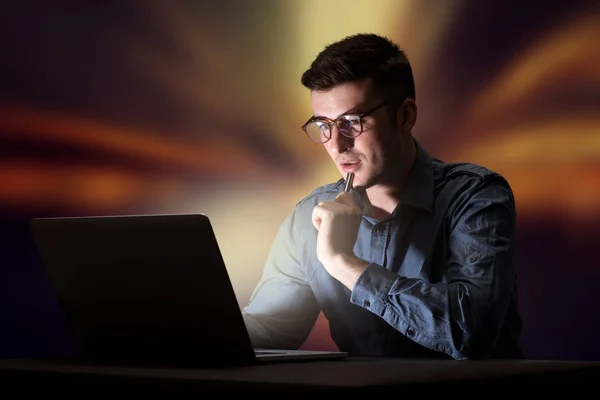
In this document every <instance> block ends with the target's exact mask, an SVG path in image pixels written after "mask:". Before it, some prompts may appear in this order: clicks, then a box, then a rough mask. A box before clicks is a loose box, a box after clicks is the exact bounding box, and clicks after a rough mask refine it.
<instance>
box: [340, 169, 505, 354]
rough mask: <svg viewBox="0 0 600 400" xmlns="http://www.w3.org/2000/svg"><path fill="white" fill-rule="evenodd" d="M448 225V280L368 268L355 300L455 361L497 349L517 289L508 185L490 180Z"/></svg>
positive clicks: (446, 267)
mask: <svg viewBox="0 0 600 400" xmlns="http://www.w3.org/2000/svg"><path fill="white" fill-rule="evenodd" d="M471 193H472V195H471V196H470V197H469V198H467V199H466V200H463V201H461V203H459V206H458V207H456V209H455V211H454V212H453V214H452V215H451V216H450V219H449V230H448V232H449V233H448V236H447V242H448V244H447V246H448V248H447V254H448V256H447V258H446V260H445V262H446V264H445V266H444V267H445V270H444V275H445V279H444V280H443V281H442V282H438V283H430V282H428V281H426V280H423V279H416V278H411V279H408V278H405V277H402V276H400V275H398V274H396V273H395V272H393V271H391V270H389V269H386V268H384V267H382V266H380V265H377V264H374V263H372V264H370V265H369V266H368V267H367V268H366V270H365V271H364V272H363V273H362V274H361V276H360V277H359V279H358V281H357V283H356V284H355V286H354V288H353V291H352V295H351V299H350V300H351V302H353V303H354V304H357V305H359V306H361V307H364V308H366V309H369V310H370V311H371V312H373V313H375V314H377V315H379V316H381V317H382V318H383V319H384V320H385V321H386V322H387V323H388V324H390V325H391V326H392V327H393V328H395V329H396V330H398V331H399V332H401V333H403V334H404V335H406V336H407V337H409V338H411V339H412V340H414V341H415V342H417V343H419V344H421V345H423V346H425V347H427V348H429V349H432V350H435V351H440V352H443V353H446V354H447V355H449V356H450V357H452V358H455V359H468V358H484V357H486V356H488V355H489V354H490V353H491V351H492V350H493V348H494V346H495V343H496V340H497V337H498V336H499V334H500V331H501V328H502V323H503V321H504V317H505V315H506V313H507V310H508V307H509V303H510V300H511V297H512V295H513V291H514V274H515V268H514V231H515V224H516V212H515V204H514V198H513V195H512V191H511V190H510V187H509V186H508V184H507V183H506V181H505V180H504V179H500V178H495V179H494V178H492V179H488V180H485V181H484V182H483V183H482V184H481V185H480V186H479V187H478V189H477V190H476V191H475V192H471Z"/></svg>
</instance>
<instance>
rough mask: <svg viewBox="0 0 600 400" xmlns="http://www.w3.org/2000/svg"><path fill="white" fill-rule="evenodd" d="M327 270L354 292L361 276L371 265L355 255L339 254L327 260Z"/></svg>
mask: <svg viewBox="0 0 600 400" xmlns="http://www.w3.org/2000/svg"><path fill="white" fill-rule="evenodd" d="M326 265H327V269H328V270H329V271H331V272H332V275H333V276H334V277H335V278H336V279H337V280H339V281H340V282H341V283H343V284H344V285H345V286H346V287H347V288H348V289H350V290H352V288H353V287H354V284H355V283H356V281H357V280H358V278H359V276H360V275H361V274H362V273H363V271H364V270H365V269H366V268H367V266H368V265H369V263H368V262H367V261H365V260H362V259H360V258H358V257H355V256H354V255H353V254H345V253H338V254H335V255H333V256H331V257H330V258H329V259H328V260H327V264H326Z"/></svg>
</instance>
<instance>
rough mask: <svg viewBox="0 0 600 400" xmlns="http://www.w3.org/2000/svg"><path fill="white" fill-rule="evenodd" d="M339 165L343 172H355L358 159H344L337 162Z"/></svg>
mask: <svg viewBox="0 0 600 400" xmlns="http://www.w3.org/2000/svg"><path fill="white" fill-rule="evenodd" d="M339 165H340V167H341V168H342V170H343V171H344V172H355V171H356V170H357V169H358V167H359V165H360V161H358V160H344V161H340V162H339Z"/></svg>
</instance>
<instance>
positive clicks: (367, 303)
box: [363, 300, 371, 307]
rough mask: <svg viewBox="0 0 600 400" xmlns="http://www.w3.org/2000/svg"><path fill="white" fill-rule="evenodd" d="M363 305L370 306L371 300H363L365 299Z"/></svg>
mask: <svg viewBox="0 0 600 400" xmlns="http://www.w3.org/2000/svg"><path fill="white" fill-rule="evenodd" d="M363 305H364V306H365V307H371V302H370V301H369V300H365V301H364V302H363Z"/></svg>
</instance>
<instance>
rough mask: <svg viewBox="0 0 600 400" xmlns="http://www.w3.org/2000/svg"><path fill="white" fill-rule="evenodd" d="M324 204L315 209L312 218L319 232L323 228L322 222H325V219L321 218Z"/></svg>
mask: <svg viewBox="0 0 600 400" xmlns="http://www.w3.org/2000/svg"><path fill="white" fill-rule="evenodd" d="M322 204H323V203H322V202H321V203H319V204H317V205H316V206H315V207H314V208H313V212H312V216H311V219H312V224H313V226H314V227H315V228H316V229H317V230H319V228H320V227H321V222H322V221H323V219H322V218H321V215H320V213H321V210H322V208H323V207H322Z"/></svg>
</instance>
